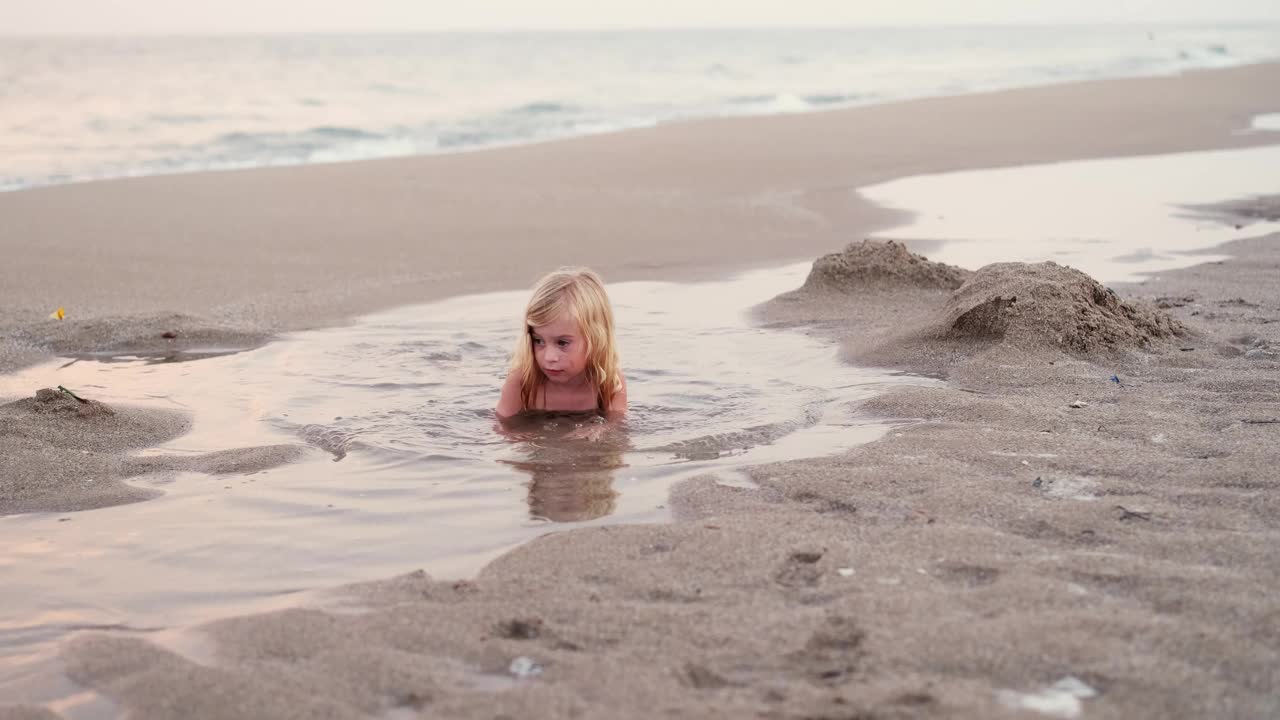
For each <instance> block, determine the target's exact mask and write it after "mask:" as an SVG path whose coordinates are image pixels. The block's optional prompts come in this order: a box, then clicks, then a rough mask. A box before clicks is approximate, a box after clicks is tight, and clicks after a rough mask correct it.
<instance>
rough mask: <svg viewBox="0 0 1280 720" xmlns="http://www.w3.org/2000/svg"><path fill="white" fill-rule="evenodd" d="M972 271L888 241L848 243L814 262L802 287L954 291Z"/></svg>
mask: <svg viewBox="0 0 1280 720" xmlns="http://www.w3.org/2000/svg"><path fill="white" fill-rule="evenodd" d="M970 275H972V273H970V272H969V271H968V270H965V269H963V268H958V267H955V266H954V265H944V264H943V263H938V262H931V261H929V260H928V259H926V258H925V257H924V256H923V255H916V254H915V253H913V252H910V251H909V250H907V248H906V246H905V245H903V244H902V243H898V242H894V241H893V240H889V241H887V242H880V241H877V240H863V241H862V242H861V243H849V245H848V246H847V247H845V249H844V251H843V252H838V253H831V254H830V255H823V256H822V257H820V258H818V259H817V260H816V261H814V263H813V269H812V270H810V271H809V277H808V278H806V279H805V281H804V287H803V288H802V289H803V290H836V291H840V292H854V291H857V290H860V289H885V288H898V287H909V288H928V289H936V290H955V289H956V288H958V287H960V285H962V284H963V283H964V281H965V279H966V278H968V277H969V276H970Z"/></svg>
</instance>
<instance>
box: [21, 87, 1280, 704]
mask: <svg viewBox="0 0 1280 720" xmlns="http://www.w3.org/2000/svg"><path fill="white" fill-rule="evenodd" d="M1277 87H1280V65H1277V64H1266V65H1255V66H1248V67H1241V68H1235V69H1229V70H1215V71H1204V72H1195V73H1190V74H1187V75H1183V76H1179V77H1167V78H1145V79H1132V80H1109V81H1100V82H1090V83H1079V84H1072V85H1063V86H1057V87H1051V88H1035V89H1025V90H1016V91H1006V92H998V93H989V94H982V95H972V96H963V97H953V98H940V99H931V100H920V101H912V102H906V103H896V104H892V105H884V106H876V107H866V108H857V109H851V110H841V111H834V112H829V113H821V114H810V115H794V116H778V117H767V118H743V119H734V120H708V121H697V122H690V123H684V124H677V125H669V126H661V127H657V128H654V129H649V130H640V131H631V132H626V133H620V134H615V135H607V136H597V137H589V138H579V139H574V140H566V141H559V142H554V143H546V144H541V145H530V146H526V147H519V148H507V149H501V150H492V151H482V152H474V153H466V154H458V155H444V156H435V157H424V158H412V159H401V160H381V161H369V162H360V163H351V164H340V165H329V166H317V167H308V168H288V169H266V170H253V171H236V172H225V173H209V174H198V175H181V176H173V177H153V178H140V179H133V180H121V181H109V182H102V183H89V184H84V185H72V186H63V187H51V188H43V189H36V190H27V191H22V192H16V193H7V194H0V219H2V220H0V223H2V225H0V257H3V258H4V260H5V262H4V263H3V266H2V267H0V371H4V372H9V371H13V370H15V369H17V368H20V367H23V366H25V365H27V364H30V363H33V362H36V361H38V360H41V359H45V358H47V357H49V356H50V355H54V354H75V353H86V352H91V351H134V352H138V351H162V350H173V349H178V348H201V347H210V346H219V347H249V346H253V345H257V344H261V343H264V342H268V341H269V340H270V338H271V337H272V335H273V334H276V333H279V332H282V331H285V330H292V329H300V328H309V327H319V326H325V325H332V324H336V323H341V322H343V321H344V320H346V319H349V318H351V317H353V316H355V315H358V314H360V313H363V312H367V311H370V310H373V309H377V308H383V307H389V306H394V305H398V304H405V303H409V302H420V301H423V300H427V299H431V298H438V297H446V296H450V295H455V294H458V293H461V292H477V291H483V290H491V289H510V288H515V287H522V286H525V285H527V284H528V283H529V281H530V280H531V279H532V278H534V277H535V276H537V275H538V274H539V273H540V272H541V271H542V270H543V269H545V268H547V267H551V266H555V265H559V264H562V263H574V264H588V265H592V266H594V267H596V268H597V269H599V270H600V271H601V273H602V274H604V275H605V277H606V278H608V279H609V280H611V281H619V280H626V279H652V278H663V279H673V278H674V279H695V278H704V277H711V276H717V275H723V274H725V273H729V272H732V271H734V270H738V269H742V268H747V267H759V266H766V265H770V264H779V263H781V262H784V261H787V260H795V259H797V258H807V259H812V258H817V257H819V256H824V257H823V258H822V259H821V260H820V261H819V262H818V263H817V265H816V266H815V272H814V274H813V275H811V277H810V280H809V282H807V283H806V285H805V286H804V287H803V288H800V289H798V290H796V291H795V292H792V293H788V294H785V295H782V296H780V297H779V298H777V299H775V300H773V301H770V302H768V303H766V304H764V305H762V306H760V307H758V308H755V310H754V313H755V316H756V318H757V319H758V321H759V322H761V323H764V324H766V325H770V326H777V327H787V328H803V329H805V331H806V332H809V333H813V334H815V335H818V336H821V337H826V338H831V339H832V340H834V341H836V342H838V343H840V346H841V352H842V357H844V358H845V359H846V360H848V361H849V362H853V363H858V364H868V365H878V366H885V367H890V368H895V369H900V370H903V371H908V372H914V373H922V374H927V375H931V376H937V377H943V378H945V379H946V381H947V382H946V383H945V384H944V385H939V386H938V387H927V388H926V387H917V388H899V389H894V390H891V391H888V392H886V393H885V394H883V395H880V396H878V397H877V398H875V399H874V400H872V401H870V402H868V403H866V404H865V405H864V406H863V407H862V408H861V410H862V411H863V412H865V413H867V414H870V415H876V416H882V417H893V418H903V419H906V420H910V421H911V422H910V424H909V425H908V426H906V427H904V428H902V429H900V430H899V431H896V432H893V433H891V434H890V435H888V436H887V437H885V438H883V439H882V440H879V441H876V442H873V443H870V444H867V445H864V446H861V447H859V448H856V449H854V450H852V451H850V452H848V453H845V454H842V455H838V456H835V457H829V458H822V459H810V460H797V461H791V462H784V463H777V464H772V465H765V466H758V467H755V468H753V469H752V470H751V471H750V472H749V475H750V477H751V480H752V481H753V482H754V484H755V485H756V486H757V487H755V488H743V487H728V486H725V485H723V484H718V483H717V482H715V478H714V477H701V478H696V479H694V480H690V481H687V482H684V483H682V484H681V485H679V486H677V487H676V488H675V490H674V491H673V493H672V497H671V504H672V507H673V508H674V509H675V515H676V518H677V522H675V523H673V524H670V525H638V526H612V527H596V528H583V529H577V530H572V531H567V532H559V533H554V534H551V535H547V536H544V537H542V538H540V539H538V540H535V541H533V542H531V543H529V544H527V545H525V546H522V547H520V548H519V549H517V550H515V551H513V552H510V553H508V554H506V555H504V556H503V557H501V558H499V559H498V560H496V561H495V562H493V563H491V564H489V565H488V566H487V567H486V568H485V569H484V570H483V571H482V572H481V573H480V574H479V575H478V576H477V577H474V578H431V577H428V576H427V575H426V574H424V573H408V574H405V575H403V576H400V577H396V578H391V579H387V580H384V581H379V582H373V583H367V584H362V585H357V586H353V587H349V588H345V589H341V590H338V591H335V592H336V593H338V594H339V595H340V596H342V597H344V598H346V602H347V603H348V607H347V608H346V609H345V610H344V611H341V612H338V611H322V610H315V609H287V610H283V611H278V612H273V613H266V614H260V615H251V616H244V617H236V618H227V619H223V620H219V621H216V622H213V623H211V624H208V625H205V626H202V627H200V628H198V629H196V630H192V631H190V632H191V633H192V634H194V635H198V636H200V637H207V638H208V639H209V640H210V642H209V643H207V644H204V645H201V646H200V647H199V648H198V649H193V648H192V647H190V646H183V647H182V648H173V647H167V646H164V645H162V644H160V643H157V642H152V641H149V640H148V639H147V638H146V637H145V636H136V635H134V636H125V635H121V634H111V633H102V632H88V633H83V634H81V635H79V636H77V637H76V638H74V639H73V640H71V641H69V642H68V643H66V644H65V646H64V648H63V651H62V661H63V663H64V664H65V669H66V672H67V675H68V677H69V678H70V679H71V680H72V681H74V682H75V683H77V684H78V686H80V687H83V688H85V689H87V690H88V691H92V692H94V693H98V694H99V695H100V696H102V697H104V698H106V699H107V700H108V701H109V703H110V704H111V705H110V706H111V707H113V708H115V709H117V710H118V711H120V712H121V713H127V714H129V715H130V716H133V717H142V718H170V717H172V718H178V717H181V718H184V720H189V719H191V718H241V717H270V718H277V717H278V718H288V717H299V718H313V717H334V718H339V717H343V718H345V717H353V718H354V717H374V716H377V717H418V716H422V717H477V718H478V717H486V718H493V717H547V718H558V717H637V718H639V717H654V716H655V715H665V716H672V717H726V718H728V717H735V718H736V717H744V716H754V717H766V718H897V717H973V718H993V717H1045V716H1051V717H1088V718H1121V717H1126V718H1127V717H1152V718H1157V717H1160V718H1163V717H1222V718H1228V717H1229V718H1260V717H1270V716H1274V715H1276V714H1278V713H1280V700H1278V699H1277V698H1280V633H1278V632H1277V630H1276V628H1280V600H1277V599H1276V596H1275V593H1274V588H1275V587H1277V584H1278V583H1280V575H1278V573H1280V557H1278V556H1277V550H1276V548H1277V547H1278V545H1277V540H1278V539H1280V537H1277V536H1278V535H1280V527H1278V526H1277V522H1276V517H1277V510H1280V506H1278V505H1277V503H1278V498H1280V495H1277V487H1276V482H1277V481H1276V477H1277V476H1276V473H1275V471H1274V468H1275V466H1276V464H1277V461H1280V451H1277V450H1276V448H1277V447H1280V443H1277V442H1276V433H1277V432H1280V424H1276V421H1277V420H1280V385H1277V380H1276V377H1277V376H1276V371H1277V370H1278V369H1280V334H1278V332H1280V331H1277V330H1276V328H1277V327H1278V326H1277V324H1276V322H1277V320H1278V319H1280V295H1278V292H1280V290H1278V283H1277V278H1278V277H1280V236H1277V235H1271V236H1265V237H1251V236H1250V233H1249V231H1248V228H1247V223H1248V222H1249V221H1251V220H1252V219H1255V218H1257V217H1258V216H1259V215H1263V216H1266V215H1274V214H1275V213H1276V212H1277V207H1278V206H1277V201H1276V200H1275V198H1269V199H1261V200H1257V201H1252V202H1250V203H1248V204H1245V205H1239V204H1237V205H1232V206H1223V207H1221V208H1219V209H1218V212H1219V213H1220V215H1221V217H1222V218H1223V219H1224V220H1225V221H1226V222H1237V223H1239V224H1241V225H1244V226H1245V227H1242V229H1241V238H1242V239H1240V240H1238V241H1235V242H1233V243H1230V244H1228V245H1227V246H1225V247H1222V248H1217V249H1215V252H1221V253H1224V254H1227V255H1230V256H1231V258H1230V259H1229V260H1225V261H1218V262H1214V263H1207V264H1203V265H1197V266H1195V267H1192V268H1188V269H1184V270H1177V271H1171V272H1167V273H1163V274H1161V275H1159V276H1158V277H1155V278H1152V279H1150V280H1148V281H1146V282H1144V283H1141V284H1133V285H1126V286H1114V287H1113V288H1112V290H1114V292H1110V291H1108V290H1107V289H1106V288H1103V287H1102V286H1100V285H1096V284H1095V283H1093V281H1092V280H1090V279H1089V278H1087V277H1086V276H1083V275H1082V274H1072V273H1071V272H1070V271H1068V270H1066V269H1065V268H1062V267H1060V266H1026V265H1021V264H1019V265H1016V266H1015V265H1008V266H1003V265H1001V266H996V267H994V268H992V267H989V268H986V269H982V270H978V269H976V268H969V269H959V268H950V267H946V266H940V265H937V264H934V263H930V262H929V261H927V260H926V259H924V258H923V257H920V256H918V255H914V254H913V253H912V252H911V250H913V249H914V250H917V251H922V252H925V254H927V247H923V246H907V247H904V246H901V245H897V244H893V245H881V244H872V245H859V244H857V241H860V240H861V239H862V238H863V236H865V235H866V234H867V233H869V232H871V231H874V230H876V229H878V228H883V227H887V226H888V225H889V224H891V223H892V222H893V221H894V220H895V219H896V218H898V217H899V215H898V214H896V213H894V212H891V211H888V210H885V209H881V208H876V207H873V206H871V205H869V204H868V203H865V202H863V201H860V200H859V198H858V196H857V195H856V194H855V193H854V190H855V189H856V188H857V187H860V186H865V185H868V184H872V183H876V182H883V181H886V180H890V179H894V178H899V177H905V176H909V175H914V174H921V173H934V172H944V171H949V170H960V169H970V168H980V167H1000V166H1010V165H1018V164H1030V163H1044V162H1055V161H1065V160H1072V159H1083V158H1098V157H1111V156H1124V155H1139V154H1153V153H1167V152H1177V151H1188V150H1203V149H1213V148H1233V147H1244V146H1250V145H1260V144H1269V143H1275V142H1276V139H1277V137H1278V136H1277V135H1276V134H1275V133H1246V132H1242V130H1243V128H1245V127H1247V126H1248V122H1249V119H1250V118H1251V117H1252V116H1253V115H1256V114H1259V113H1265V112H1275V111H1277V110H1280V95H1278V94H1277V92H1276V88H1277ZM1064 202H1068V203H1069V202H1070V199H1069V198H1064ZM847 243H853V244H851V245H849V246H848V248H847V249H845V247H846V244H847ZM974 270H978V272H976V273H974V272H973V271H974ZM59 306H64V307H66V308H67V311H68V314H69V317H68V320H66V321H64V322H61V323H56V322H50V321H48V320H46V319H45V318H46V316H47V315H48V313H49V311H50V310H51V309H53V308H56V307H59ZM164 333H171V334H172V335H174V337H172V338H165V337H163V334H164ZM37 390H38V388H31V389H30V395H29V396H28V398H27V399H18V398H4V399H3V400H4V401H6V402H7V401H9V400H17V402H11V403H9V404H6V405H4V406H2V407H0V451H3V453H4V456H5V464H4V467H3V469H2V470H0V512H4V513H6V514H7V513H14V512H29V511H33V510H46V509H57V510H59V511H69V510H75V509H88V508H94V507H101V506H103V505H107V504H113V503H118V502H134V501H145V500H146V497H147V494H146V492H144V491H141V490H137V489H133V488H131V486H129V485H128V484H127V483H126V482H125V481H126V479H127V478H129V477H131V476H135V475H138V474H142V473H149V472H160V473H163V472H172V471H175V470H177V469H183V470H194V471H197V472H209V473H222V472H226V471H228V469H230V468H232V467H233V466H235V465H233V463H236V464H239V465H238V466H236V467H240V468H244V467H252V468H266V467H271V466H272V465H275V464H279V463H284V462H289V461H290V460H291V459H294V458H295V457H296V453H297V452H299V451H298V450H297V449H294V448H290V447H286V446H268V447H259V448H244V449H240V450H234V451H230V454H218V453H213V454H210V455H204V456H200V457H193V458H189V459H188V460H187V464H185V465H184V466H183V467H182V468H177V467H172V466H167V465H165V464H164V463H158V462H156V461H155V460H154V459H147V458H137V457H133V456H131V455H130V454H129V453H130V452H131V451H132V450H135V449H138V448H144V447H149V446H151V445H154V444H156V443H159V442H161V441H163V440H164V439H167V438H171V437H174V436H176V435H178V434H180V433H182V432H183V430H184V423H185V422H187V419H186V418H184V417H182V416H181V415H179V414H170V415H164V414H160V413H158V412H155V411H140V410H136V409H130V408H123V407H122V408H115V409H111V408H106V407H105V406H103V407H101V408H100V407H98V406H95V405H93V404H90V403H79V402H78V401H76V400H74V399H69V398H67V397H65V396H60V395H58V394H51V393H44V394H42V395H37V394H36V392H37ZM84 422H89V423H96V425H95V426H94V428H95V429H94V430H93V431H92V432H89V431H85V430H84V429H83V427H84V425H83V423H84ZM77 423H80V424H77ZM77 428H80V429H77ZM84 474H92V475H94V476H95V477H100V478H102V479H103V480H104V481H105V482H104V483H103V484H102V485H101V486H100V487H98V488H95V489H94V490H93V492H85V491H84V490H83V488H81V487H79V486H78V485H77V484H76V483H74V482H73V480H74V478H75V477H77V476H78V475H84ZM412 566H413V565H412V559H411V558H407V559H406V569H409V568H411V567H412ZM179 650H181V652H179ZM0 717H3V718H9V717H12V718H44V717H58V715H57V713H55V712H53V711H52V710H48V709H43V708H36V707H30V706H12V707H4V706H3V705H0Z"/></svg>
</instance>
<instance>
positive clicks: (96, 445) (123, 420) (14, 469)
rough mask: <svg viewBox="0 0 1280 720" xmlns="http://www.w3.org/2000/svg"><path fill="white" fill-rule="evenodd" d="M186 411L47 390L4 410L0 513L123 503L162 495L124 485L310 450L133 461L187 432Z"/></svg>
mask: <svg viewBox="0 0 1280 720" xmlns="http://www.w3.org/2000/svg"><path fill="white" fill-rule="evenodd" d="M190 425H191V421H190V419H189V418H188V417H187V416H186V415H183V414H182V413H178V412H174V411H172V410H164V409H159V408H136V407H116V408H113V407H111V406H109V405H105V404H103V403H100V402H98V401H96V400H92V399H89V398H84V399H83V400H77V399H76V398H75V397H72V396H71V395H68V394H66V393H63V392H60V391H58V390H51V389H49V388H44V389H41V390H38V391H37V392H36V394H35V397H30V398H24V399H22V400H18V401H16V402H11V403H8V404H5V405H0V458H4V462H2V463H0V515H8V514H12V513H20V512H51V511H52V512H62V511H70V510H87V509H91V508H98V507H107V506H110V505H120V504H123V503H130V502H137V501H139V500H146V499H148V498H151V497H155V496H156V495H159V494H160V492H159V491H158V490H155V489H148V488H136V487H132V486H130V485H126V484H125V483H124V482H123V480H124V479H126V478H129V477H133V476H136V475H142V474H145V473H168V472H201V473H207V474H212V475H221V474H241V473H251V472H257V471H259V470H265V469H268V468H272V467H276V466H278V465H281V464H283V463H286V462H291V461H293V460H296V459H298V458H300V457H301V456H302V455H303V454H304V453H305V452H306V448H304V447H301V446H297V445H267V446H261V447H248V448H234V449H231V450H221V451H218V452H211V453H205V454H202V455H177V456H174V455H148V456H143V457H129V456H128V453H129V451H132V450H138V449H141V448H147V447H154V446H156V445H159V444H161V443H163V442H166V441H168V440H171V439H173V438H176V437H178V436H179V435H182V434H183V433H185V432H186V431H187V430H188V429H189V428H190Z"/></svg>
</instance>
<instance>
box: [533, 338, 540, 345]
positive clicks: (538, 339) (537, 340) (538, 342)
mask: <svg viewBox="0 0 1280 720" xmlns="http://www.w3.org/2000/svg"><path fill="white" fill-rule="evenodd" d="M533 344H534V345H541V344H542V338H534V339H533Z"/></svg>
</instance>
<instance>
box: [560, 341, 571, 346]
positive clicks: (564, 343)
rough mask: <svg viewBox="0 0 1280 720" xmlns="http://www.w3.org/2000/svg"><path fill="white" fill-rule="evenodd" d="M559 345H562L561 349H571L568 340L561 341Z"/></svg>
mask: <svg viewBox="0 0 1280 720" xmlns="http://www.w3.org/2000/svg"><path fill="white" fill-rule="evenodd" d="M558 344H559V345H560V347H569V341H568V340H561V341H560V342H559V343H558Z"/></svg>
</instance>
